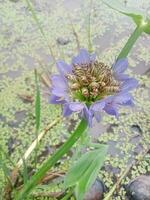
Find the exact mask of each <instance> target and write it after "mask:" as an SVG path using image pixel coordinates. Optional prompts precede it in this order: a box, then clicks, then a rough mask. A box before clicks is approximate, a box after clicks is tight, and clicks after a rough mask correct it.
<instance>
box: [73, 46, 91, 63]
mask: <svg viewBox="0 0 150 200" xmlns="http://www.w3.org/2000/svg"><path fill="white" fill-rule="evenodd" d="M72 63H73V64H87V63H90V54H89V53H88V51H87V50H86V49H80V52H79V54H78V55H77V56H75V57H73V59H72Z"/></svg>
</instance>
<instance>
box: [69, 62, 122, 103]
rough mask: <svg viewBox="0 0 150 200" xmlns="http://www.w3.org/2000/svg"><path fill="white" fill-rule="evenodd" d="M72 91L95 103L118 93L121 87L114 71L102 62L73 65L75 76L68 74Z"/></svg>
mask: <svg viewBox="0 0 150 200" xmlns="http://www.w3.org/2000/svg"><path fill="white" fill-rule="evenodd" d="M66 78H67V79H68V81H69V86H70V89H71V90H73V93H76V92H77V93H80V94H81V95H82V96H83V97H85V100H86V101H87V99H88V101H90V102H91V101H94V99H95V97H96V99H101V98H102V97H104V96H106V95H110V94H112V93H115V92H118V91H119V88H120V85H119V82H118V81H117V80H115V78H114V77H113V73H112V70H111V68H110V67H109V66H107V65H105V64H104V63H102V62H98V61H95V62H90V63H89V64H80V65H78V64H75V65H73V74H72V75H70V74H67V75H66Z"/></svg>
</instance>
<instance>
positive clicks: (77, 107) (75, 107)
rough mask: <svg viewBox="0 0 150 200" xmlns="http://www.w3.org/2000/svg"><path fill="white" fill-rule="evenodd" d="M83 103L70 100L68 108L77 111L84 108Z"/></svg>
mask: <svg viewBox="0 0 150 200" xmlns="http://www.w3.org/2000/svg"><path fill="white" fill-rule="evenodd" d="M84 106H85V105H84V104H83V103H79V102H71V103H69V108H70V110H72V111H73V112H79V111H82V110H83V108H84Z"/></svg>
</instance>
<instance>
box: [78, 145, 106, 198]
mask: <svg viewBox="0 0 150 200" xmlns="http://www.w3.org/2000/svg"><path fill="white" fill-rule="evenodd" d="M106 153H107V146H103V149H101V150H100V151H97V150H96V151H95V159H94V160H93V162H92V164H91V165H90V166H89V168H88V169H87V171H86V172H85V173H84V175H83V176H82V177H81V178H80V180H79V182H78V183H77V185H76V188H75V194H76V198H77V200H83V197H84V195H85V193H86V192H87V191H88V190H89V189H90V187H91V186H92V184H93V183H94V181H95V180H96V177H97V175H98V172H99V170H100V168H101V167H102V166H103V163H104V160H105V157H106Z"/></svg>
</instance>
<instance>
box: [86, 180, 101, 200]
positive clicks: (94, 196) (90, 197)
mask: <svg viewBox="0 0 150 200" xmlns="http://www.w3.org/2000/svg"><path fill="white" fill-rule="evenodd" d="M104 192H105V185H104V183H103V182H102V181H101V180H100V179H99V178H97V179H96V181H95V182H94V183H93V185H92V186H91V188H90V190H89V191H88V192H87V193H86V194H85V197H84V200H101V199H102V198H103V193H104Z"/></svg>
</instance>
